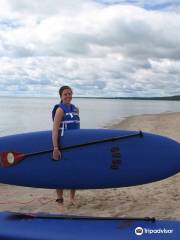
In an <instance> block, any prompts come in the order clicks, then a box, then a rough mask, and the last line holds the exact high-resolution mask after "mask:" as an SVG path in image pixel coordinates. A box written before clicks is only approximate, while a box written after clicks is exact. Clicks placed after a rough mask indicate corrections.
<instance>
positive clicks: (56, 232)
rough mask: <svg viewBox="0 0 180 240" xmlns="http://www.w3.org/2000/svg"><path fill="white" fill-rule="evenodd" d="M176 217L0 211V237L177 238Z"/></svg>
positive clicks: (38, 239)
mask: <svg viewBox="0 0 180 240" xmlns="http://www.w3.org/2000/svg"><path fill="white" fill-rule="evenodd" d="M179 236H180V221H175V220H153V219H152V220H151V219H122V218H101V217H99V218H98V217H97V218H96V217H78V216H64V215H51V214H34V215H29V214H17V213H11V212H0V239H3V240H17V239H18V240H20V239H23V240H69V239H71V240H84V239H86V240H97V239H103V240H109V239H112V240H120V239H125V240H132V239H133V240H136V239H143V240H146V239H147V240H152V239H156V240H164V239H166V240H179Z"/></svg>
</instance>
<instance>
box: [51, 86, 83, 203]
mask: <svg viewBox="0 0 180 240" xmlns="http://www.w3.org/2000/svg"><path fill="white" fill-rule="evenodd" d="M72 94H73V92H72V89H71V88H70V87H69V86H63V87H61V88H60V89H59V95H60V99H61V102H60V103H59V104H57V105H55V106H54V109H53V111H52V118H53V130H52V141H53V159H54V160H59V159H60V158H61V149H60V146H59V142H58V139H59V132H60V133H61V136H63V135H64V134H65V131H66V130H73V129H79V128H80V118H79V109H78V108H77V107H75V106H74V105H73V104H71V101H72ZM59 129H61V131H59ZM56 192H57V200H56V201H57V202H58V203H61V204H62V203H63V202H64V199H63V189H57V190H56ZM70 203H71V204H74V203H75V190H74V189H71V191H70Z"/></svg>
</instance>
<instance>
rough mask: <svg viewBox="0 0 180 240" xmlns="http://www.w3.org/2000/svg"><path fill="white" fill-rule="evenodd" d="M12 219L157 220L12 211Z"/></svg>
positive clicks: (153, 219) (150, 218)
mask: <svg viewBox="0 0 180 240" xmlns="http://www.w3.org/2000/svg"><path fill="white" fill-rule="evenodd" d="M10 213H11V212H10ZM9 217H10V218H11V219H23V218H25V219H29V218H30V219H31V218H34V219H39V218H40V219H59V220H60V219H69V220H78V219H79V220H127V221H152V222H154V221H156V219H155V218H154V217H141V218H140V217H92V216H75V215H55V214H54V215H53V214H46V213H18V212H14V213H11V215H10V216H9Z"/></svg>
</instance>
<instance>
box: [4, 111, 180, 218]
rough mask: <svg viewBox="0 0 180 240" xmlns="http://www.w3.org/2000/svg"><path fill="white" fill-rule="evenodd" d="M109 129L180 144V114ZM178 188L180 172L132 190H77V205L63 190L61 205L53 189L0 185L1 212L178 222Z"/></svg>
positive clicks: (130, 121) (139, 119)
mask: <svg viewBox="0 0 180 240" xmlns="http://www.w3.org/2000/svg"><path fill="white" fill-rule="evenodd" d="M108 128H112V129H113V128H117V129H118V128H120V129H128V130H142V131H146V132H152V133H155V134H160V135H164V136H167V137H170V138H172V139H174V140H176V141H180V112H179V113H160V114H145V115H137V116H131V117H127V118H126V119H124V120H122V121H121V122H119V123H115V124H113V125H112V126H108ZM179 186H180V173H178V174H176V175H174V176H172V177H169V178H167V179H164V180H161V181H158V182H154V183H149V184H144V185H139V186H133V187H124V188H112V189H97V190H77V195H76V201H77V203H76V206H69V202H68V201H69V191H65V204H64V206H60V205H58V204H57V203H56V202H55V199H56V194H55V190H52V189H37V188H28V187H18V186H11V185H4V184H0V196H1V199H0V211H7V210H8V211H16V212H17V211H18V212H50V213H59V214H60V213H62V214H75V215H86V216H88V215H89V216H107V217H155V218H157V219H176V220H180V188H179Z"/></svg>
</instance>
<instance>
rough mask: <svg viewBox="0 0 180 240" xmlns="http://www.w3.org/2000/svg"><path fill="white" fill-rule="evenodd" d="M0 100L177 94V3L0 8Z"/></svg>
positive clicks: (6, 1) (63, 0) (76, 0)
mask: <svg viewBox="0 0 180 240" xmlns="http://www.w3.org/2000/svg"><path fill="white" fill-rule="evenodd" d="M0 5H1V9H0V66H1V67H0V95H18V96H57V93H58V89H59V87H60V86H62V85H70V86H71V87H72V88H73V90H74V93H75V96H106V97H113V96H114V97H118V96H123V97H129V96H164V95H178V94H180V46H179V42H180V34H179V32H180V3H179V1H167V0H157V1H155V0H152V1H144V0H134V1H133V0H131V1H130V0H129V1H123V0H121V1H118V0H117V1H110V0H99V1H97V0H96V1H95V0H86V1H84V0H69V1H68V0H44V1H41V0H36V1H35V0H32V1H26V0H0Z"/></svg>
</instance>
